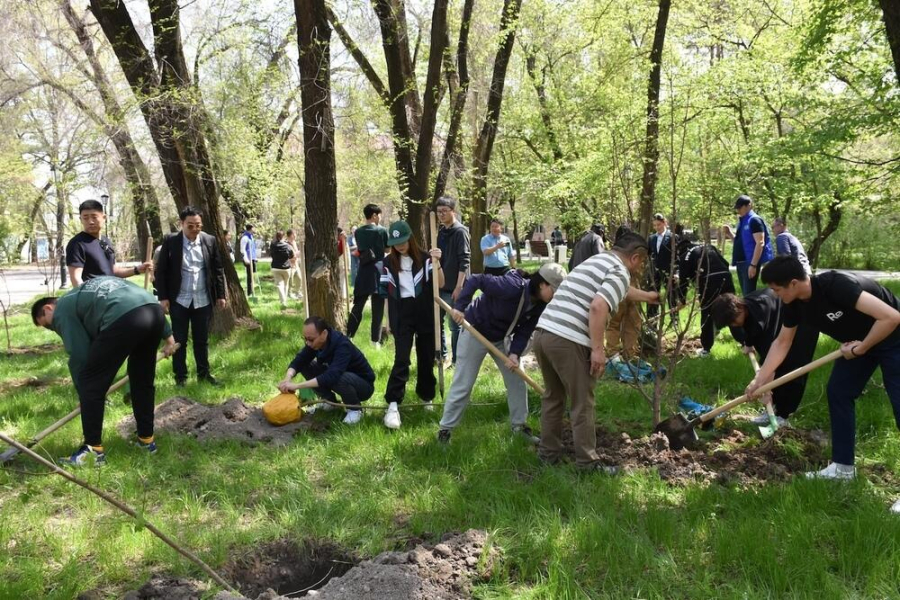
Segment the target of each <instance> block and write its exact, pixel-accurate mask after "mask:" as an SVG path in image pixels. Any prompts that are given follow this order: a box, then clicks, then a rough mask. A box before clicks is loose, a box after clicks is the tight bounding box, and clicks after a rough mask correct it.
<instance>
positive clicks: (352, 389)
mask: <svg viewBox="0 0 900 600" xmlns="http://www.w3.org/2000/svg"><path fill="white" fill-rule="evenodd" d="M325 370H326V367H323V366H322V365H319V364H316V363H313V364H310V365H308V366H307V367H306V368H305V369H301V370H300V374H301V375H303V378H304V379H306V380H307V381H309V380H310V379H315V378H316V377H318V376H319V375H321V374H322V373H324V372H325ZM313 391H314V392H315V393H316V396H318V397H319V398H323V399H325V400H328V401H329V402H337V401H338V400H337V398H336V396H340V401H341V402H342V403H344V405H346V406H349V407H354V406H359V405H360V404H361V403H363V402H365V401H366V400H368V399H369V398H371V397H372V394H374V393H375V385H374V384H372V383H369V382H368V381H366V380H365V379H363V378H362V377H360V376H359V375H357V374H356V373H350V372H349V371H344V374H343V375H341V378H340V379H338V381H337V383H336V384H334V387H331V388H324V387H321V386H319V387H317V388H313Z"/></svg>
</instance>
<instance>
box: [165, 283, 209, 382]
mask: <svg viewBox="0 0 900 600" xmlns="http://www.w3.org/2000/svg"><path fill="white" fill-rule="evenodd" d="M212 311H213V307H212V304H207V305H206V306H204V307H203V308H194V305H193V303H192V304H191V307H190V308H185V307H183V306H182V305H180V304H178V303H177V302H175V301H174V300H173V301H171V302H169V315H170V316H171V317H172V335H173V336H174V337H175V341H176V342H178V343H179V344H181V347H180V348H179V349H178V351H177V352H175V355H174V356H173V357H172V371H174V372H175V379H176V380H178V381H184V380H185V379H187V376H188V369H187V345H188V329H190V330H191V331H193V341H194V362H195V363H196V364H197V378H198V379H203V378H204V377H208V376H209V321H210V319H211V318H212Z"/></svg>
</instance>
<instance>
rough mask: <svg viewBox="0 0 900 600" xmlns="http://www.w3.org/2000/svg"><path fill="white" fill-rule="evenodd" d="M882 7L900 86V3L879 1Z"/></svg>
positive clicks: (894, 0) (893, 0) (888, 0)
mask: <svg viewBox="0 0 900 600" xmlns="http://www.w3.org/2000/svg"><path fill="white" fill-rule="evenodd" d="M878 4H880V5H881V17H882V19H883V20H884V28H885V31H886V33H887V39H888V45H889V46H890V47H891V56H892V57H893V59H894V73H895V75H896V76H897V84H898V85H900V2H898V1H897V0H878Z"/></svg>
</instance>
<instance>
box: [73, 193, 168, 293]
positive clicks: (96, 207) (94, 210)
mask: <svg viewBox="0 0 900 600" xmlns="http://www.w3.org/2000/svg"><path fill="white" fill-rule="evenodd" d="M78 217H79V219H81V227H82V231H81V233H79V234H78V235H76V236H75V237H73V238H72V239H71V240H69V243H68V244H66V265H67V266H68V267H69V279H71V280H72V287H75V286H79V285H81V284H82V283H84V282H85V281H88V280H89V279H93V278H94V277H100V276H101V275H114V276H116V277H121V278H123V279H127V278H128V277H131V276H132V275H137V274H138V273H144V272H146V271H147V270H148V269H149V270H150V272H151V273H152V272H153V263H152V262H146V263H142V264H140V265H138V266H136V267H133V268H132V267H117V266H116V251H115V249H113V247H112V244H110V243H109V240H108V239H106V237H105V236H103V237H102V236H101V235H100V233H101V232H102V231H103V224H104V223H105V222H106V215H105V214H104V212H103V205H102V204H100V203H99V202H97V201H96V200H85V201H84V202H82V203H81V205H80V206H79V207H78Z"/></svg>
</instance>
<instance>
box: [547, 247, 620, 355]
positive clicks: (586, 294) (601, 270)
mask: <svg viewBox="0 0 900 600" xmlns="http://www.w3.org/2000/svg"><path fill="white" fill-rule="evenodd" d="M630 283H631V273H629V272H628V269H627V268H626V267H625V264H624V263H623V262H622V261H621V259H620V258H619V257H618V256H617V255H615V254H614V253H612V252H601V253H600V254H597V255H595V256H592V257H590V258H589V259H587V260H585V261H584V262H583V263H581V264H580V265H578V266H577V267H575V268H574V269H572V272H571V273H569V275H568V276H567V277H566V278H565V279H564V280H563V282H562V284H561V285H560V286H559V289H558V290H556V293H555V294H553V299H552V300H551V301H550V303H549V304H548V305H547V308H545V309H544V312H543V313H542V314H541V318H540V319H539V320H538V324H537V328H538V329H544V330H546V331H550V332H552V333H555V334H556V335H558V336H560V337H561V338H564V339H567V340H570V341H572V342H575V343H576V344H581V345H582V346H587V347H588V348H590V347H591V334H590V329H589V328H588V315H589V313H590V309H591V302H592V301H593V300H594V298H595V297H596V296H600V297H601V298H603V299H604V300H605V301H606V303H607V304H608V305H609V313H610V315H612V314H613V313H615V312H616V309H617V308H618V307H619V303H620V302H621V301H622V300H624V298H625V294H626V292H628V286H629V284H630Z"/></svg>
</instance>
